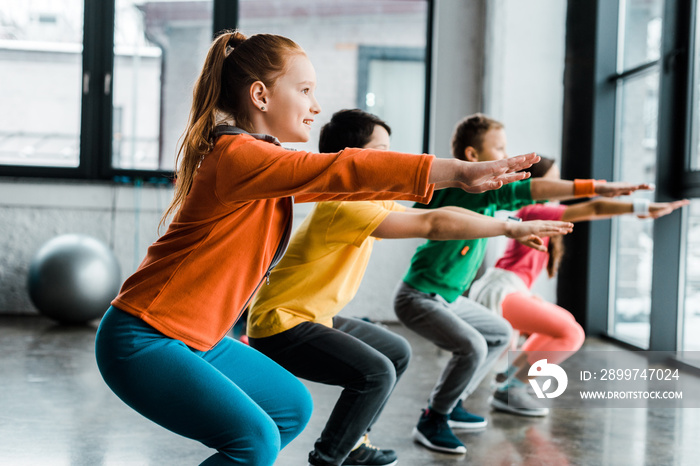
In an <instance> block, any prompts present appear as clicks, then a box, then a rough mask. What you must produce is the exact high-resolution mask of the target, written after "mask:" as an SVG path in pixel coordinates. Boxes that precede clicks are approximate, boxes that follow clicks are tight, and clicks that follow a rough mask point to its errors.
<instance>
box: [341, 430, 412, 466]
mask: <svg viewBox="0 0 700 466" xmlns="http://www.w3.org/2000/svg"><path fill="white" fill-rule="evenodd" d="M397 462H398V460H397V459H396V452H395V451H394V450H382V449H379V448H377V447H375V446H374V445H372V444H371V443H369V437H368V436H367V434H365V436H364V437H363V438H362V443H361V444H360V446H359V447H357V448H355V449H354V450H353V451H351V452H350V454H349V455H348V457H347V458H345V461H343V466H393V465H395V464H396V463H397Z"/></svg>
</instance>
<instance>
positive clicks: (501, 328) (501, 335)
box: [493, 318, 513, 348]
mask: <svg viewBox="0 0 700 466" xmlns="http://www.w3.org/2000/svg"><path fill="white" fill-rule="evenodd" d="M512 338H513V327H511V325H510V323H509V322H508V321H507V320H506V319H503V318H501V319H500V320H499V322H498V324H496V326H495V327H494V332H493V345H494V346H500V347H503V348H506V347H508V346H509V345H510V342H511V340H512Z"/></svg>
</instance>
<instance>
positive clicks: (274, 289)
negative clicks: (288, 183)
mask: <svg viewBox="0 0 700 466" xmlns="http://www.w3.org/2000/svg"><path fill="white" fill-rule="evenodd" d="M403 210H405V207H403V206H402V205H400V204H397V203H396V202H393V201H364V202H363V201H355V202H319V203H318V204H316V205H315V206H314V208H313V210H312V211H311V213H309V215H308V216H307V217H306V218H305V219H304V222H303V223H302V224H301V226H300V227H299V228H298V229H297V230H296V231H295V232H294V234H293V235H292V239H291V241H290V243H289V248H288V249H287V252H286V254H285V255H284V257H283V258H282V260H281V261H280V263H279V264H277V267H275V269H274V270H273V271H272V274H271V275H270V284H269V285H266V284H263V285H262V286H261V287H260V290H259V291H258V294H257V295H256V296H255V298H254V300H253V302H252V303H251V305H250V309H249V310H248V335H250V336H251V337H253V338H264V337H269V336H272V335H276V334H278V333H281V332H284V331H285V330H289V329H290V328H292V327H294V326H296V325H298V324H300V323H302V322H307V321H308V322H316V323H319V324H323V325H326V326H328V327H331V326H332V324H333V322H332V319H333V316H335V315H336V314H337V313H338V312H340V310H341V309H342V308H343V307H344V306H345V305H346V304H347V303H348V302H350V300H351V299H352V298H353V297H354V296H355V293H356V292H357V289H358V288H359V287H360V283H361V282H362V277H363V275H364V273H365V269H366V268H367V263H368V262H369V257H370V254H371V253H372V246H373V245H374V240H375V238H373V237H371V236H370V235H371V234H372V232H373V231H374V230H375V228H377V227H378V226H379V224H380V223H382V222H383V221H384V219H385V218H386V217H387V216H388V215H389V213H390V212H392V211H397V212H401V211H403Z"/></svg>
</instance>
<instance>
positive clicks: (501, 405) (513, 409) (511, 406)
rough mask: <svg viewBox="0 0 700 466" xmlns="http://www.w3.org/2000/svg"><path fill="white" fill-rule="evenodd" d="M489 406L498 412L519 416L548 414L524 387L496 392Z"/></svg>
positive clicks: (547, 410)
mask: <svg viewBox="0 0 700 466" xmlns="http://www.w3.org/2000/svg"><path fill="white" fill-rule="evenodd" d="M491 406H492V407H493V408H494V409H496V410H498V411H504V412H507V413H513V414H519V415H521V416H532V417H542V416H546V415H547V414H549V408H546V407H545V406H543V405H542V403H540V402H539V401H538V400H537V399H535V398H533V397H532V396H531V395H530V394H529V393H527V389H526V387H525V386H522V387H509V388H508V389H499V390H496V391H495V392H493V396H492V397H491Z"/></svg>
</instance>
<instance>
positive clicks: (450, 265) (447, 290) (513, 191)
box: [403, 179, 534, 302]
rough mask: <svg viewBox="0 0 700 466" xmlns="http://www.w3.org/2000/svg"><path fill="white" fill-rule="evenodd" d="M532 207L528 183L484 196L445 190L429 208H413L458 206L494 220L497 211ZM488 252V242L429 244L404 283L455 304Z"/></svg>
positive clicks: (421, 249) (418, 254)
mask: <svg viewBox="0 0 700 466" xmlns="http://www.w3.org/2000/svg"><path fill="white" fill-rule="evenodd" d="M533 203H534V201H533V200H532V194H531V193H530V180H529V179H528V180H523V181H517V182H515V183H510V184H507V185H505V186H503V187H502V188H501V189H497V190H494V191H486V192H485V193H481V194H470V193H466V192H464V191H462V190H461V189H457V188H448V189H443V190H440V191H435V194H434V195H433V199H432V200H431V201H430V203H429V204H427V205H425V204H416V205H415V206H414V207H416V208H424V209H436V208H438V207H446V206H457V207H463V208H465V209H469V210H472V211H474V212H478V213H480V214H484V215H488V216H491V217H493V216H494V214H495V213H496V211H497V210H517V209H519V208H520V207H523V206H526V205H530V204H533ZM485 252H486V238H478V239H471V240H452V241H433V240H428V241H427V242H426V243H425V244H423V245H422V246H420V247H419V248H418V249H417V250H416V252H415V254H414V255H413V258H412V259H411V265H410V267H409V269H408V272H406V275H405V276H404V278H403V280H404V282H406V283H407V284H408V285H410V286H412V287H413V288H415V289H417V290H419V291H422V292H424V293H437V294H439V295H440V296H442V297H443V298H445V299H446V300H447V301H448V302H452V301H454V300H455V299H457V298H458V297H459V296H460V295H461V294H462V293H464V291H465V290H466V289H467V288H469V285H471V283H472V280H474V276H475V275H476V272H477V271H478V270H479V267H480V266H481V262H482V261H483V260H484V254H485Z"/></svg>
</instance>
